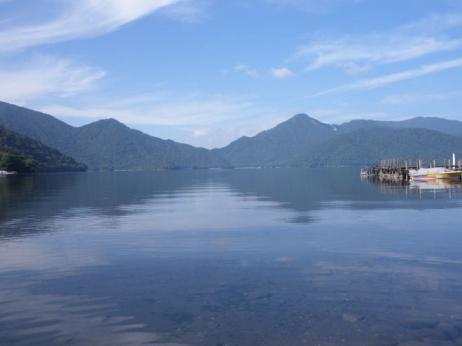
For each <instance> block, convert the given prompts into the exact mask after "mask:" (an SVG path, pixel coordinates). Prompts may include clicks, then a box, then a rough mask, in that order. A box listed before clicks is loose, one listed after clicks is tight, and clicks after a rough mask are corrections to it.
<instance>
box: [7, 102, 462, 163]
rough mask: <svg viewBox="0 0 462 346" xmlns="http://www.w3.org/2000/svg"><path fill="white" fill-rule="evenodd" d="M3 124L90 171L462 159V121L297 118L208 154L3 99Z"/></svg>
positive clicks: (112, 124) (114, 123)
mask: <svg viewBox="0 0 462 346" xmlns="http://www.w3.org/2000/svg"><path fill="white" fill-rule="evenodd" d="M0 126H4V127H5V128H8V129H10V130H13V131H16V132H17V133H20V134H21V135H24V136H28V137H30V138H32V139H34V140H38V141H40V142H42V143H44V144H45V145H47V146H50V147H52V148H55V149H57V150H59V151H60V152H62V153H63V154H65V155H68V156H71V157H73V158H74V159H76V160H77V161H78V162H82V163H84V164H86V165H87V166H88V167H89V169H93V170H152V169H180V168H229V167H261V166H268V167H271V166H289V165H290V166H310V167H313V166H338V165H368V164H373V163H375V162H376V161H378V160H381V159H384V158H396V159H424V160H433V159H441V160H442V159H447V158H449V157H450V155H451V154H452V153H453V152H455V153H456V154H458V155H459V156H462V122H460V121H455V120H446V119H442V118H422V117H420V118H413V119H409V120H405V121H396V122H395V121H373V120H353V121H350V122H347V123H344V124H341V125H331V124H325V123H322V122H320V121H318V120H316V119H314V118H311V117H309V116H308V115H306V114H298V115H295V116H294V117H292V118H290V119H288V120H287V121H285V122H282V123H281V124H279V125H277V126H275V127H274V128H272V129H269V130H267V131H263V132H261V133H259V134H257V135H256V136H253V137H241V138H239V139H237V140H235V141H233V142H232V143H230V144H229V145H227V146H226V147H224V148H219V149H213V150H207V149H204V148H196V147H193V146H190V145H187V144H182V143H177V142H174V141H171V140H163V139H160V138H156V137H153V136H149V135H147V134H144V133H142V132H140V131H137V130H133V129H130V128H128V127H127V126H125V125H124V124H122V123H120V122H118V121H116V120H114V119H107V120H100V121H96V122H94V123H91V124H88V125H85V126H82V127H73V126H70V125H68V124H66V123H64V122H62V121H60V120H58V119H56V118H54V117H52V116H51V115H47V114H44V113H40V112H36V111H33V110H29V109H26V108H22V107H18V106H15V105H11V104H7V103H3V102H0Z"/></svg>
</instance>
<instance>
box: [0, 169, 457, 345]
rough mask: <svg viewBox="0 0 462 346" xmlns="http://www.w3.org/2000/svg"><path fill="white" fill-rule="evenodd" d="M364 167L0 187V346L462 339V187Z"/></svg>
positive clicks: (60, 177) (123, 176) (36, 180)
mask: <svg viewBox="0 0 462 346" xmlns="http://www.w3.org/2000/svg"><path fill="white" fill-rule="evenodd" d="M461 191H462V190H461V186H460V185H457V184H454V185H449V184H433V185H432V184H416V185H414V184H411V185H404V186H403V185H400V184H392V183H374V182H370V181H362V180H361V178H360V177H359V172H358V170H357V169H319V170H315V169H260V170H258V169H255V170H222V171H218V170H217V171H168V172H116V173H82V174H48V175H45V174H44V175H35V176H32V175H31V176H14V177H1V178H0V345H34V346H37V345H39V346H40V345H144V344H146V345H151V344H152V345H339V344H343V345H462V227H461V216H462V203H461V202H462V192H461Z"/></svg>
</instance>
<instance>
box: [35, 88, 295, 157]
mask: <svg viewBox="0 0 462 346" xmlns="http://www.w3.org/2000/svg"><path fill="white" fill-rule="evenodd" d="M33 108H35V109H38V110H40V111H42V112H45V113H48V114H51V115H54V116H56V117H58V118H60V119H63V120H65V121H70V122H74V121H77V122H78V123H82V122H86V121H85V119H88V121H94V120H98V119H103V118H109V117H111V118H115V119H117V120H119V121H121V122H123V123H125V124H128V125H129V126H132V127H134V128H138V129H141V130H143V131H148V133H150V134H152V135H154V136H158V137H159V136H160V137H163V135H162V134H163V133H168V134H169V135H168V137H169V138H172V139H175V140H178V141H182V142H186V143H190V144H193V145H200V146H206V147H209V148H213V147H219V146H224V145H226V144H228V143H229V142H230V141H232V140H234V139H236V138H238V137H240V136H242V135H254V134H256V133H257V132H260V131H262V130H264V129H267V128H269V127H272V126H274V125H276V124H277V123H278V122H280V121H282V120H284V119H286V118H287V117H288V116H289V115H290V114H291V112H290V111H287V110H285V111H281V110H279V109H275V107H274V106H272V107H268V106H265V105H262V104H261V102H259V100H257V99H255V98H252V97H241V96H232V95H213V94H203V93H195V94H189V95H184V94H183V95H181V94H178V93H174V94H172V93H169V92H164V91H162V90H161V89H159V90H158V91H156V92H155V93H153V94H144V95H136V96H133V97H127V98H121V99H117V98H113V99H111V100H102V101H100V102H98V103H95V102H91V103H88V104H82V103H80V104H77V105H75V104H70V102H69V100H65V101H63V102H62V103H59V102H56V103H48V104H42V105H34V107H33ZM294 114H295V112H294ZM152 129H154V130H153V131H151V130H152ZM163 138H165V137H163Z"/></svg>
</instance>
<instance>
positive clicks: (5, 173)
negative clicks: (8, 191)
mask: <svg viewBox="0 0 462 346" xmlns="http://www.w3.org/2000/svg"><path fill="white" fill-rule="evenodd" d="M12 174H16V172H9V171H2V170H0V175H12Z"/></svg>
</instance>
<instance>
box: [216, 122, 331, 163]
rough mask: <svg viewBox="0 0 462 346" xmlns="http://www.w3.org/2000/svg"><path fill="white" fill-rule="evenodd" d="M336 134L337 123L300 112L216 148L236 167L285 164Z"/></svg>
mask: <svg viewBox="0 0 462 346" xmlns="http://www.w3.org/2000/svg"><path fill="white" fill-rule="evenodd" d="M335 134H336V129H335V127H333V126H331V125H328V124H324V123H322V122H320V121H318V120H316V119H313V118H311V117H309V116H308V115H306V114H297V115H295V116H294V117H292V118H290V119H289V120H287V121H285V122H283V123H281V124H279V125H277V126H276V127H274V128H272V129H270V130H267V131H263V132H261V133H259V134H257V135H256V136H254V137H241V138H239V139H237V140H236V141H234V142H232V143H231V144H229V145H228V146H226V147H224V148H221V149H215V152H217V153H219V154H220V155H221V156H223V157H224V158H225V159H226V160H227V161H229V162H230V163H231V164H233V165H234V166H237V167H239V166H240V167H244V166H271V165H282V164H285V163H287V162H289V161H291V160H293V159H295V158H296V157H298V156H300V155H302V154H303V153H305V152H306V151H307V150H308V149H309V148H311V147H314V146H317V145H319V144H321V143H323V142H325V141H327V140H329V139H330V138H332V137H334V136H335Z"/></svg>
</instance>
